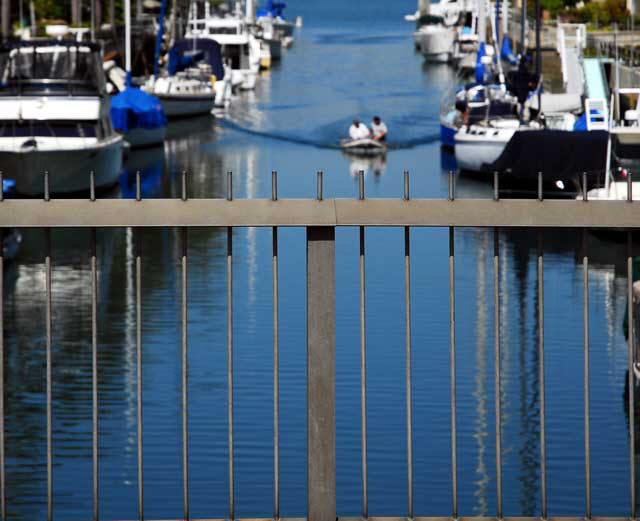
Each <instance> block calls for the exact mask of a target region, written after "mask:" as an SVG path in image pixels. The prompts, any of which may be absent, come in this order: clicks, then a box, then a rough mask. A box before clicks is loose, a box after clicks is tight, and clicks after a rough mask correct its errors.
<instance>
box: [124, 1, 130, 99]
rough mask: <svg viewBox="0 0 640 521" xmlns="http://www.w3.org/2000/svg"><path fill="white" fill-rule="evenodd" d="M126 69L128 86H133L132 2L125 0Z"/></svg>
mask: <svg viewBox="0 0 640 521" xmlns="http://www.w3.org/2000/svg"><path fill="white" fill-rule="evenodd" d="M124 69H125V72H126V73H127V76H126V86H127V87H130V86H131V0H124Z"/></svg>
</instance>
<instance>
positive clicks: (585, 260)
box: [582, 228, 591, 519]
mask: <svg viewBox="0 0 640 521" xmlns="http://www.w3.org/2000/svg"><path fill="white" fill-rule="evenodd" d="M582 292H583V300H582V302H583V305H582V315H583V317H582V320H583V322H582V323H583V340H584V357H583V358H584V484H585V517H586V518H587V519H591V412H590V408H591V398H590V389H589V385H590V384H589V256H588V250H587V230H586V228H585V229H583V230H582Z"/></svg>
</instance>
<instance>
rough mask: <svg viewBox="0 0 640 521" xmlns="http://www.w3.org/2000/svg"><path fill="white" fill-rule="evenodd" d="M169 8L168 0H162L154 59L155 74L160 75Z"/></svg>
mask: <svg viewBox="0 0 640 521" xmlns="http://www.w3.org/2000/svg"><path fill="white" fill-rule="evenodd" d="M166 10H167V0H162V4H161V6H160V18H159V19H158V32H157V34H156V52H155V54H154V60H153V76H154V77H155V78H157V77H158V73H159V72H160V51H161V50H162V38H163V37H164V14H165V11H166Z"/></svg>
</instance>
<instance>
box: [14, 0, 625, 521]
mask: <svg viewBox="0 0 640 521" xmlns="http://www.w3.org/2000/svg"><path fill="white" fill-rule="evenodd" d="M414 8H415V1H414V0H402V1H396V2H388V1H387V0H368V1H367V2H365V1H364V0H359V1H350V2H344V1H338V0H323V1H320V0H309V1H306V2H302V0H292V1H291V5H290V6H289V8H288V9H289V11H290V13H291V14H292V15H301V16H303V18H304V22H305V25H304V27H303V28H302V29H299V30H297V33H296V42H295V45H294V46H293V47H292V48H291V49H290V50H289V51H287V52H286V54H285V55H284V58H283V61H282V64H280V65H279V66H277V67H275V68H274V69H273V70H271V71H270V72H267V73H265V74H263V75H262V76H261V77H260V80H259V82H258V87H257V89H256V91H255V92H252V93H245V94H242V95H240V96H239V98H238V99H237V100H235V102H234V104H233V106H232V107H231V108H230V110H229V112H228V114H227V115H226V116H225V117H223V118H219V119H217V120H214V119H212V118H202V119H198V120H195V121H190V122H180V123H176V124H172V126H171V129H170V139H169V140H168V141H167V142H166V143H165V146H164V148H159V149H156V150H147V151H144V152H136V153H133V154H131V156H130V158H129V160H128V165H127V168H126V170H125V171H124V172H123V175H122V179H121V186H120V187H119V189H118V191H117V192H116V193H115V194H112V196H114V197H132V196H133V194H134V192H135V188H134V187H135V180H134V177H133V175H132V173H133V172H135V171H136V170H140V171H141V177H142V188H143V196H144V197H177V196H178V194H179V186H180V177H179V173H180V172H181V171H182V170H186V171H187V172H188V173H189V176H188V179H189V193H190V196H191V197H223V196H224V195H225V191H226V187H225V183H226V172H227V171H232V172H233V175H234V190H235V196H236V197H238V198H249V197H269V196H270V193H271V171H272V170H277V171H278V173H279V185H278V187H279V195H280V197H314V196H315V182H316V178H315V172H316V170H323V171H324V172H325V181H324V190H325V197H334V196H335V197H354V196H356V194H357V179H356V177H355V176H354V173H355V172H357V171H359V170H361V169H362V170H365V172H366V193H367V196H368V197H400V196H401V194H402V171H403V170H409V171H410V172H411V194H412V196H413V197H445V196H446V194H447V183H448V181H447V175H446V170H447V169H448V168H449V165H450V164H451V158H450V157H447V156H444V155H442V153H441V151H440V145H439V143H438V115H439V105H440V99H441V96H442V93H443V91H444V90H445V89H446V88H448V86H449V85H450V84H451V82H452V81H453V79H454V72H453V71H452V69H450V68H448V67H447V66H439V65H436V66H426V65H424V64H423V62H422V59H421V57H420V56H419V55H416V54H415V53H414V51H413V43H412V38H411V30H412V27H411V25H410V24H408V23H407V22H404V20H403V16H404V15H405V14H406V13H409V12H411V11H412V9H414ZM374 114H379V115H380V116H382V117H383V119H384V120H386V122H387V124H388V126H389V128H390V141H391V144H392V145H393V147H392V148H393V150H390V151H389V153H388V154H387V156H386V158H385V159H381V160H376V161H373V160H372V161H362V160H350V159H349V158H347V157H345V156H344V155H342V154H341V153H340V151H338V150H336V148H335V145H336V143H337V142H338V141H339V139H340V137H342V136H343V135H344V134H345V133H346V130H347V127H348V125H349V122H350V120H351V119H352V118H353V116H355V115H358V116H360V118H361V119H363V120H364V121H366V122H368V121H369V120H370V118H371V117H372V116H373V115H374ZM458 194H459V196H461V197H462V196H464V197H490V196H491V187H490V186H489V185H487V184H486V183H484V182H481V181H477V180H474V179H464V178H463V179H460V180H459V181H458ZM23 233H24V240H23V244H22V249H21V252H20V254H19V256H18V258H17V259H16V260H15V262H13V263H12V264H11V266H10V267H9V268H8V269H7V273H6V274H5V275H6V280H5V287H6V291H5V311H4V313H5V328H6V329H5V337H6V342H7V360H6V368H7V373H6V374H7V376H6V390H5V393H6V400H7V402H6V403H7V410H6V430H7V440H6V444H7V493H8V500H7V509H8V515H9V517H10V518H11V519H42V518H44V517H45V515H46V416H45V411H46V407H45V405H46V404H45V400H44V390H45V271H44V260H43V259H44V241H43V235H42V233H38V232H32V231H24V232H23ZM492 233H493V232H492V231H489V230H475V229H462V230H456V233H455V245H456V273H457V279H456V297H457V325H458V326H457V348H458V350H457V362H458V373H457V376H458V426H459V432H458V448H459V452H458V464H459V504H460V514H461V515H467V516H470V515H488V516H491V515H494V514H495V509H496V499H495V498H496V480H495V476H496V471H495V420H494V412H495V410H494V399H493V389H494V387H493V385H494V380H493V373H494V368H493V305H492V303H493V257H492V252H493V235H492ZM357 237H358V231H357V230H356V229H339V230H338V231H337V238H336V250H337V472H338V484H337V492H338V513H339V514H340V515H359V514H360V513H361V480H360V462H361V453H360V416H359V412H360V399H359V397H360V394H359V311H358V310H359V307H358V306H359V293H358V288H359V275H358V266H359V265H358V240H357ZM134 243H135V238H134V237H133V234H132V232H131V231H128V230H110V231H107V230H102V231H99V234H98V267H99V292H100V304H99V314H98V320H99V339H98V340H99V393H100V408H99V413H100V517H101V518H103V519H135V518H137V452H136V451H137V449H136V447H137V444H136V432H137V431H136V429H137V424H136V414H137V411H136V365H135V364H136V354H135V353H136V345H135V340H136V320H135V305H136V301H135V279H134V274H135V265H134ZM141 244H142V256H143V258H142V314H143V324H142V353H143V354H142V356H143V382H144V383H143V387H142V392H143V404H144V406H143V418H144V436H143V440H144V502H145V517H147V518H149V519H172V518H173V519H177V518H181V516H182V484H181V476H182V467H181V454H182V453H181V447H182V424H181V400H180V389H181V387H180V386H181V374H180V296H181V283H180V280H181V278H180V277H181V274H180V251H181V250H180V248H181V243H180V234H179V232H178V231H177V230H148V231H145V232H144V233H143V235H142V238H141ZM233 244H234V267H233V270H234V295H233V303H234V368H235V369H234V379H235V387H234V391H235V396H234V398H235V407H234V412H235V425H234V427H235V464H236V468H235V470H236V479H235V514H236V515H237V516H240V517H249V516H261V517H265V516H266V517H268V516H271V515H272V511H273V510H272V509H273V445H272V443H273V441H272V440H273V424H272V418H273V416H272V415H273V412H272V407H273V402H272V390H273V388H272V371H273V359H272V334H273V325H272V304H271V303H272V287H271V283H272V273H271V230H270V229H237V230H234V233H233ZM545 244H546V256H545V288H546V299H545V318H546V324H545V326H546V336H545V340H546V376H547V438H548V451H547V454H548V479H549V489H548V498H549V514H550V515H555V516H558V515H576V516H581V515H583V513H584V471H583V468H584V448H583V447H584V434H583V400H582V396H583V394H582V393H583V387H582V382H583V365H582V349H583V336H582V327H583V325H582V324H583V322H582V265H581V258H580V257H579V253H578V251H579V248H580V244H581V234H579V233H575V232H571V231H557V232H554V233H547V234H546V236H545ZM403 247H404V246H403V231H402V230H400V229H368V230H367V232H366V248H367V257H366V278H367V282H366V291H367V296H366V304H367V350H368V351H367V353H368V359H367V376H368V387H367V391H368V396H367V397H368V407H367V413H368V446H369V450H368V468H369V472H368V478H369V502H370V504H369V513H370V515H377V516H380V515H396V516H398V515H405V514H406V505H407V488H406V473H407V461H406V427H405V425H406V413H405V383H406V382H405V376H404V367H405V358H404V346H405V332H404V293H403V291H404V289H403V281H404V274H403ZM535 247H536V236H535V235H534V234H533V233H530V232H527V231H522V230H512V231H504V232H503V233H502V234H501V236H500V249H501V254H502V255H501V258H500V266H499V279H500V284H501V294H500V298H501V310H500V317H501V326H500V334H501V341H502V353H503V358H502V372H503V373H502V374H503V381H502V395H501V400H502V413H503V435H504V438H503V463H504V513H505V514H507V515H527V516H531V515H537V514H539V512H540V507H539V504H540V473H539V468H540V459H539V450H540V447H539V442H538V439H539V438H538V436H539V428H538V413H539V395H538V391H537V378H538V369H537V367H538V365H537V364H538V359H537V354H536V348H537V340H538V338H537V333H536V325H535V317H536V312H537V298H536V281H537V279H536V271H535V270H536V268H535V267H536V256H535ZM411 248H412V306H413V308H412V309H413V324H412V332H411V339H412V345H413V426H414V428H413V440H414V500H415V514H416V515H427V516H446V515H449V514H450V512H451V485H450V481H451V471H450V435H449V427H450V424H449V421H450V416H449V414H450V409H449V399H448V397H449V394H448V393H449V376H448V375H449V365H448V357H449V352H448V349H449V325H448V313H449V309H448V302H449V300H448V295H449V294H448V231H447V230H440V229H414V230H412V232H411ZM589 248H590V254H591V266H590V269H589V283H590V286H589V297H590V304H591V306H590V315H589V316H590V323H591V326H590V334H591V357H592V365H591V368H592V375H591V376H592V378H591V396H592V402H591V407H592V409H591V411H592V416H591V420H592V424H591V429H592V442H591V447H592V473H593V514H594V515H608V516H614V515H615V516H623V515H626V514H627V512H628V506H627V505H628V486H627V482H628V475H629V465H628V420H627V415H626V411H625V407H624V399H623V392H624V379H625V375H626V372H625V360H626V343H625V340H624V336H623V332H622V320H623V315H624V309H625V305H626V299H625V284H626V280H625V278H624V262H625V250H624V247H623V246H622V245H620V244H616V243H611V242H606V241H602V240H600V239H598V238H596V237H593V236H589ZM279 249H280V349H281V353H280V359H281V362H280V377H281V424H280V433H281V510H280V513H281V515H283V516H301V515H304V514H305V511H306V491H305V489H306V467H305V460H306V418H305V407H306V369H305V356H306V325H305V316H306V314H305V300H306V295H305V232H304V230H303V229H282V230H280V232H279ZM188 254H189V261H188V266H189V275H188V277H189V290H188V299H189V321H188V327H189V337H188V338H189V362H190V367H189V473H190V496H189V501H190V513H191V516H192V517H200V518H204V517H207V518H211V517H225V516H227V515H228V513H229V506H228V495H227V494H228V475H227V461H228V452H227V409H226V403H227V380H226V367H227V359H226V341H227V329H226V310H227V307H226V298H227V297H226V287H227V286H226V285H227V280H226V231H225V230H217V229H203V230H191V231H190V232H189V250H188ZM52 287H53V337H54V342H53V456H54V462H53V463H54V465H53V494H54V500H55V501H54V506H53V509H54V516H55V517H58V518H60V519H63V518H64V519H68V520H80V519H87V518H89V516H91V508H92V485H91V483H92V481H91V476H92V474H91V345H90V338H91V336H90V333H91V323H90V318H91V315H90V313H91V285H90V265H89V234H88V232H86V231H70V230H63V231H55V232H54V233H53V281H52Z"/></svg>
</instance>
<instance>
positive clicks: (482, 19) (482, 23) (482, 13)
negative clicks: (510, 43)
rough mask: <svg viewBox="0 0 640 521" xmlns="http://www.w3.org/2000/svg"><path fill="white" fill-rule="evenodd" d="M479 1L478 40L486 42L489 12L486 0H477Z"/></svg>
mask: <svg viewBox="0 0 640 521" xmlns="http://www.w3.org/2000/svg"><path fill="white" fill-rule="evenodd" d="M477 2H478V41H479V42H480V43H485V42H486V40H487V13H486V5H485V0H477Z"/></svg>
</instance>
